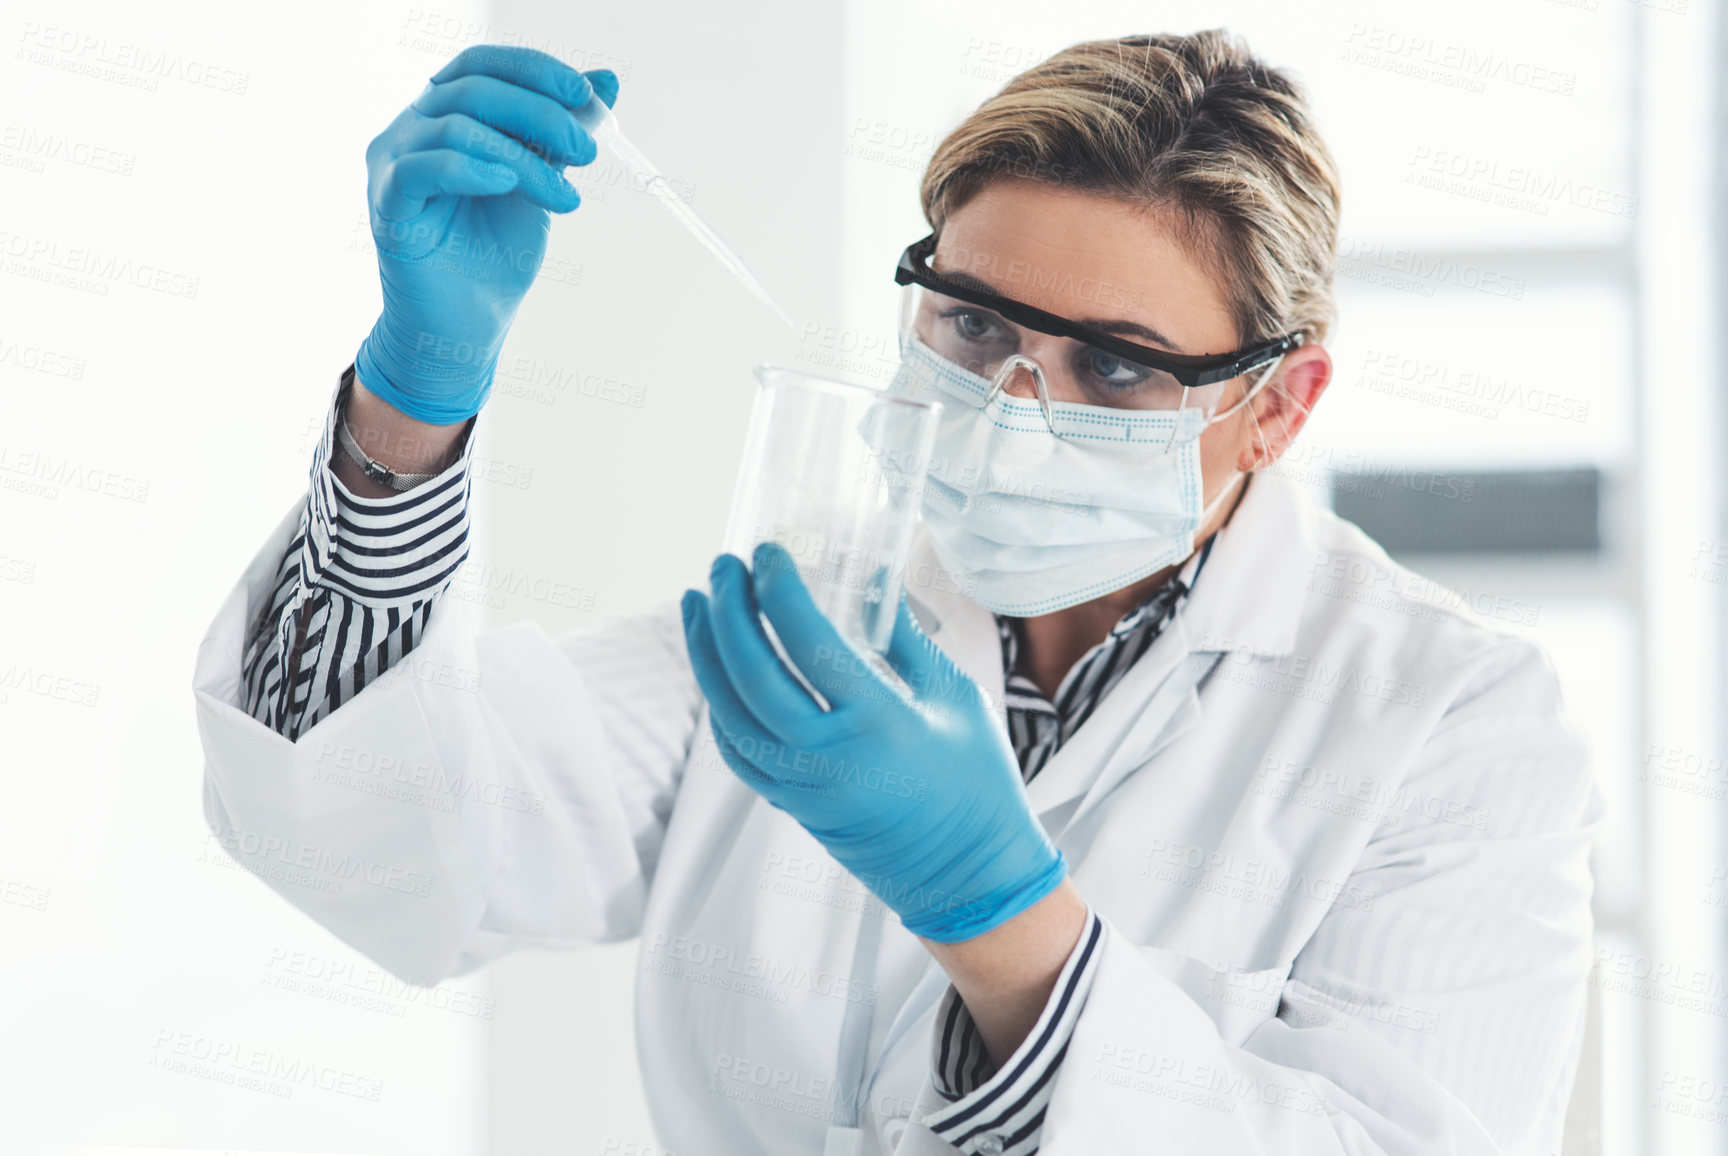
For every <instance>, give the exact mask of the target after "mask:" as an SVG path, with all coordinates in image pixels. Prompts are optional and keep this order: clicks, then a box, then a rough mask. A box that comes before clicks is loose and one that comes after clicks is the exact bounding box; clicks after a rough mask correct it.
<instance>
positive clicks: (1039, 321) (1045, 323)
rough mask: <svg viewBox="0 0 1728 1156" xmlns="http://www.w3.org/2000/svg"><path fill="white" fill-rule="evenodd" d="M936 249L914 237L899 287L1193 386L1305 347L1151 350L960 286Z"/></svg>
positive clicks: (1274, 344)
mask: <svg viewBox="0 0 1728 1156" xmlns="http://www.w3.org/2000/svg"><path fill="white" fill-rule="evenodd" d="M935 253H936V234H935V233H931V234H930V235H929V236H928V237H925V238H924V239H923V240H922V241H914V242H913V243H912V244H910V245H908V246H906V251H905V252H904V253H902V254H900V263H899V265H898V266H896V267H895V269H894V283H895V284H896V285H911V284H918V285H922V286H924V288H926V289H929V290H932V291H933V292H936V293H940V294H942V295H943V296H945V297H953V298H955V299H956V300H959V301H964V302H966V303H967V304H969V305H978V306H981V307H982V308H985V309H989V310H992V311H994V312H996V313H1000V314H1001V315H1002V316H1003V317H1006V318H1007V319H1008V320H1010V321H1012V322H1014V323H1016V324H1018V325H1024V326H1025V327H1026V328H1028V329H1034V330H1037V331H1038V332H1039V333H1047V334H1049V335H1050V336H1052V337H1071V338H1073V339H1074V340H1076V341H1084V342H1085V343H1086V344H1088V345H1092V346H1096V347H1097V348H1099V349H1102V350H1103V351H1104V352H1106V353H1113V354H1115V355H1116V356H1118V357H1122V358H1126V359H1127V360H1129V361H1132V362H1135V363H1136V364H1139V365H1143V366H1145V367H1147V368H1148V369H1157V370H1162V371H1163V372H1165V373H1168V374H1169V375H1170V376H1171V377H1173V378H1175V379H1176V380H1177V382H1179V383H1180V384H1182V385H1184V386H1187V387H1188V388H1189V389H1195V388H1198V387H1200V386H1203V385H1215V384H1216V383H1218V382H1220V381H1229V380H1230V379H1231V378H1233V377H1240V376H1241V375H1242V374H1244V373H1247V372H1248V371H1249V370H1251V369H1255V368H1257V367H1259V366H1262V365H1265V364H1266V363H1268V362H1270V361H1272V360H1273V359H1275V358H1278V357H1282V356H1283V355H1284V354H1286V353H1288V352H1290V350H1292V349H1295V348H1296V347H1297V346H1298V345H1301V344H1302V343H1303V341H1304V339H1305V338H1304V335H1303V334H1301V333H1289V334H1286V335H1285V336H1283V337H1280V338H1277V339H1276V340H1273V341H1267V342H1263V343H1262V344H1259V345H1251V346H1249V347H1247V348H1246V349H1239V350H1237V351H1236V352H1235V353H1224V354H1210V355H1208V354H1188V353H1171V352H1169V351H1168V350H1162V349H1151V348H1148V347H1147V346H1144V345H1136V344H1135V343H1134V342H1132V341H1124V340H1123V339H1122V338H1120V337H1114V336H1112V335H1110V334H1108V333H1100V332H1098V331H1097V330H1096V329H1088V328H1087V327H1086V326H1084V325H1077V324H1075V323H1074V322H1072V321H1069V320H1068V319H1067V318H1066V317H1059V316H1057V315H1056V314H1054V313H1046V312H1044V310H1042V309H1036V308H1033V307H1032V306H1030V305H1027V304H1025V303H1024V302H1020V301H1016V300H1014V299H1013V298H1011V297H1001V296H998V295H997V294H995V293H986V292H984V291H983V290H981V289H973V288H971V287H970V286H966V285H956V284H955V283H954V282H952V281H949V280H947V279H946V278H944V277H943V276H942V275H941V274H940V273H937V272H936V271H935V270H933V269H931V268H930V266H929V263H928V262H929V260H930V258H931V257H933V256H935Z"/></svg>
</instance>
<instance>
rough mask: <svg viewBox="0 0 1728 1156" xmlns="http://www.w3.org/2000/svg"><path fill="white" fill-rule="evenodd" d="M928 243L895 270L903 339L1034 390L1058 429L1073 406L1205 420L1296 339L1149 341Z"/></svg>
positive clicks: (999, 387) (994, 381)
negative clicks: (1229, 343)
mask: <svg viewBox="0 0 1728 1156" xmlns="http://www.w3.org/2000/svg"><path fill="white" fill-rule="evenodd" d="M935 252H936V234H934V233H932V234H931V235H930V236H928V237H925V238H924V239H923V240H921V241H918V242H915V243H914V244H912V245H910V246H908V247H907V249H906V251H905V252H904V253H902V254H901V256H900V262H899V264H898V266H897V267H896V268H895V271H894V280H895V282H896V283H897V284H899V285H901V286H904V294H903V298H902V301H901V313H900V326H901V339H902V341H906V340H909V339H911V338H916V339H917V340H918V341H920V342H921V343H922V344H924V345H925V346H927V347H928V348H929V349H930V351H931V352H933V353H934V354H936V355H937V356H938V357H940V358H941V359H942V360H944V361H946V362H948V363H951V364H952V365H953V366H955V367H956V368H958V369H960V370H962V371H963V372H964V373H966V374H969V375H975V376H976V377H978V378H982V379H985V380H987V381H989V382H990V383H991V388H990V391H989V393H990V396H994V395H995V394H996V393H997V392H1007V393H1010V394H1017V395H1018V396H1036V397H1037V399H1038V402H1039V406H1040V408H1042V409H1043V411H1044V415H1045V419H1046V423H1047V424H1048V425H1049V427H1050V429H1051V431H1052V432H1054V433H1057V434H1058V435H1062V434H1063V433H1064V430H1063V428H1061V427H1063V426H1069V427H1075V426H1076V425H1077V426H1078V427H1079V428H1084V426H1085V424H1086V423H1085V421H1084V420H1077V419H1076V415H1073V414H1064V413H1063V411H1064V410H1069V409H1072V408H1073V407H1074V406H1097V407H1103V408H1107V409H1112V410H1140V411H1161V412H1170V411H1178V412H1180V414H1181V416H1182V417H1183V418H1184V419H1186V420H1184V421H1183V422H1182V423H1181V424H1182V425H1183V426H1184V427H1192V426H1193V425H1194V423H1195V421H1196V420H1198V421H1199V422H1200V424H1201V425H1204V423H1205V420H1206V419H1209V418H1210V417H1211V416H1212V415H1213V414H1214V413H1215V412H1216V410H1217V407H1218V403H1219V400H1220V399H1221V398H1222V397H1223V394H1224V385H1225V383H1226V382H1228V381H1231V380H1233V379H1234V378H1236V377H1239V376H1241V375H1242V374H1244V373H1248V372H1251V371H1252V370H1254V369H1257V368H1259V367H1261V366H1267V365H1270V364H1271V363H1273V362H1275V361H1277V360H1279V359H1280V358H1282V357H1283V356H1284V354H1286V353H1287V352H1289V351H1290V350H1292V349H1294V348H1296V347H1297V346H1299V345H1301V344H1302V341H1303V335H1302V334H1300V333H1292V334H1288V335H1286V336H1284V337H1280V338H1277V339H1275V340H1272V341H1266V342H1262V343H1259V344H1256V345H1253V346H1249V347H1248V348H1245V349H1241V350H1238V351H1236V352H1234V353H1227V354H1221V355H1212V356H1196V355H1190V354H1178V353H1170V352H1168V351H1165V350H1159V349H1153V348H1150V347H1148V346H1145V345H1140V344H1138V343H1136V342H1133V341H1129V340H1127V339H1125V338H1123V337H1120V336H1117V335H1115V334H1111V333H1106V332H1103V331H1102V330H1101V329H1100V328H1098V327H1096V326H1088V325H1083V324H1080V323H1078V322H1074V321H1070V320H1068V319H1067V318H1065V317H1061V316H1058V315H1057V314H1054V313H1048V312H1045V311H1044V310H1042V309H1037V308H1034V307H1033V306H1031V305H1027V304H1025V303H1024V302H1020V301H1015V300H1013V299H1012V298H1009V297H1004V296H1002V295H1001V294H998V293H996V292H993V291H991V290H990V289H989V288H988V287H986V286H985V285H983V283H981V282H978V281H976V280H975V279H973V278H970V277H967V276H966V275H964V274H959V275H944V274H940V273H937V272H936V271H935V270H934V269H932V268H931V267H930V260H931V258H932V257H933V256H934V255H935ZM987 400H988V398H985V399H981V402H980V403H981V404H982V402H983V401H987ZM1147 416H1151V415H1150V414H1148V415H1147ZM1064 418H1066V420H1064Z"/></svg>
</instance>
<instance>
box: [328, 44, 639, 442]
mask: <svg viewBox="0 0 1728 1156" xmlns="http://www.w3.org/2000/svg"><path fill="white" fill-rule="evenodd" d="M596 98H598V99H600V100H604V101H605V102H606V104H607V106H608V107H610V106H611V105H612V104H613V102H615V101H616V100H617V99H618V78H617V77H616V76H615V75H614V74H613V73H611V72H610V71H607V70H605V69H599V70H596V71H593V72H589V73H586V74H585V73H581V72H578V71H576V70H575V69H574V68H571V67H570V66H569V65H567V64H565V63H564V62H563V61H561V60H559V59H558V58H557V57H554V56H550V55H548V54H546V53H544V52H538V51H535V50H534V49H530V48H516V47H508V46H501V45H476V46H475V47H472V48H468V49H466V50H464V51H463V52H462V53H461V54H460V55H459V56H457V57H456V58H455V59H453V60H452V61H451V62H450V63H449V64H447V65H445V66H444V67H443V68H442V69H440V70H439V71H438V73H437V74H436V75H435V76H433V77H432V80H431V83H429V84H428V85H427V86H426V89H425V91H424V92H422V93H421V94H420V95H419V96H418V97H416V98H415V99H414V102H413V103H412V104H410V105H409V106H408V107H407V108H406V109H404V110H403V111H402V114H401V115H400V116H398V117H397V118H396V119H395V120H394V121H392V122H390V127H388V128H386V129H385V130H384V131H383V132H381V133H379V134H378V136H377V137H375V138H374V139H373V141H372V143H371V144H370V145H368V146H367V148H366V171H367V180H366V196H367V203H368V208H369V211H370V216H371V224H372V238H373V242H374V244H375V246H376V248H377V250H378V276H379V280H380V281H381V282H382V283H383V289H384V310H383V312H382V313H381V314H380V315H379V317H378V322H377V324H376V325H374V326H373V327H372V332H371V334H370V335H368V336H367V338H366V340H365V341H364V342H363V343H362V344H361V346H360V352H359V354H358V355H357V356H356V357H355V359H354V365H355V372H356V373H357V374H358V376H359V378H360V380H361V382H362V383H363V384H364V385H365V387H366V388H367V389H369V390H371V391H372V392H373V393H375V394H377V395H378V396H379V397H380V398H382V399H383V400H384V401H386V402H388V403H389V404H390V405H392V406H394V407H395V408H397V409H398V410H400V411H402V412H403V413H405V414H407V415H408V416H409V417H412V418H415V419H417V420H419V421H423V422H429V423H431V424H433V425H453V424H455V423H457V422H460V421H466V420H467V419H468V418H470V417H472V416H474V415H475V414H476V413H478V412H479V411H480V407H481V406H482V405H483V404H485V401H486V397H487V395H488V394H489V393H490V392H491V390H492V374H493V370H494V369H495V367H496V366H497V363H498V351H499V348H500V347H501V346H502V345H503V344H504V336H505V334H506V333H507V332H508V331H509V329H510V323H511V321H512V320H514V318H515V316H516V310H517V307H518V306H520V305H521V304H522V298H523V296H524V295H525V294H526V293H527V292H528V286H529V285H531V284H533V282H534V275H535V274H536V273H538V272H539V270H540V263H541V261H542V260H543V259H544V258H545V256H546V239H547V236H548V235H549V234H550V232H551V227H552V219H551V214H552V213H568V212H569V211H570V210H572V209H574V208H575V207H576V206H577V205H578V204H579V203H581V200H582V198H581V196H580V195H579V194H578V193H577V192H576V190H575V189H574V188H572V187H571V185H570V182H569V181H567V180H565V179H564V176H563V172H562V170H563V168H564V166H566V165H585V164H588V163H589V162H591V161H593V159H594V157H595V155H596V151H597V150H596V148H595V145H594V140H593V138H592V137H590V136H589V135H588V133H587V132H586V131H585V130H584V129H583V128H582V127H581V126H580V125H579V124H577V123H576V120H575V118H574V117H572V116H571V114H570V112H569V110H570V109H573V108H580V107H582V106H583V105H586V104H587V103H588V102H589V101H590V100H593V99H596Z"/></svg>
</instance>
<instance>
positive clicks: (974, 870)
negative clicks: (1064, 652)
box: [684, 543, 1068, 943]
mask: <svg viewBox="0 0 1728 1156" xmlns="http://www.w3.org/2000/svg"><path fill="white" fill-rule="evenodd" d="M753 562H754V573H753V574H752V572H751V571H750V570H747V569H746V568H745V566H744V563H743V561H742V560H741V559H739V558H737V557H735V556H733V555H731V554H722V555H721V556H720V557H719V558H717V559H716V560H715V562H714V567H713V570H712V572H711V573H710V576H709V577H710V581H711V582H712V584H713V590H714V594H713V600H712V602H710V600H709V599H708V598H706V597H704V596H703V595H702V594H700V593H698V592H697V591H694V590H687V591H685V593H684V634H685V639H686V642H687V643H688V645H689V648H690V661H691V663H692V665H693V666H694V667H695V670H696V681H697V682H698V683H699V684H700V685H701V687H702V692H703V693H704V694H705V695H706V696H707V698H708V711H709V719H710V724H711V726H712V727H713V730H714V737H715V740H716V741H717V742H718V743H719V744H720V751H721V755H722V757H723V758H724V759H725V760H726V763H727V765H728V766H729V767H731V768H732V770H733V771H734V772H736V773H737V775H738V776H739V777H740V778H741V779H743V780H744V781H745V782H746V783H748V784H749V785H750V786H751V787H752V788H754V789H755V790H756V792H757V793H758V794H760V795H762V797H763V798H765V799H767V800H768V801H769V802H770V803H772V804H774V806H776V807H779V808H780V809H781V810H783V811H785V812H786V813H787V814H789V815H791V816H792V817H793V818H794V819H796V820H798V822H799V823H801V824H803V826H804V828H805V829H806V830H807V831H809V832H810V833H811V834H812V835H814V836H815V837H816V838H817V839H818V840H819V841H820V842H821V843H822V845H823V846H825V847H827V848H828V851H829V853H830V854H831V855H833V856H834V858H835V859H837V860H839V862H840V863H841V865H843V866H844V867H845V868H846V869H847V870H848V871H850V872H851V873H852V874H853V875H855V876H857V878H858V880H859V881H860V882H862V883H863V884H864V885H865V886H867V887H869V888H870V890H871V891H873V892H875V893H876V895H877V896H878V897H879V898H880V899H881V900H882V901H883V902H884V903H886V904H887V905H888V907H889V908H891V909H892V910H893V911H894V912H895V913H896V914H898V915H899V916H900V920H901V922H902V923H904V924H905V925H906V929H907V930H908V931H911V932H913V933H914V934H916V935H920V936H923V937H924V938H926V939H931V940H935V941H937V942H940V943H955V942H958V941H960V940H964V939H971V938H973V937H974V936H977V935H982V934H983V933H984V932H986V931H989V930H990V929H991V928H992V927H996V926H997V925H999V924H1002V923H1005V922H1007V921H1008V920H1009V919H1011V918H1013V917H1014V916H1015V915H1018V914H1019V913H1020V912H1022V911H1024V910H1025V909H1026V908H1028V907H1030V906H1032V904H1034V903H1036V902H1037V901H1038V900H1040V899H1042V898H1043V897H1044V896H1045V895H1048V894H1049V893H1050V892H1051V891H1053V890H1055V888H1056V886H1057V885H1058V884H1060V883H1061V882H1062V880H1063V878H1064V877H1066V875H1067V872H1068V865H1067V861H1066V860H1065V859H1064V858H1063V856H1062V853H1061V852H1060V851H1058V850H1056V848H1055V847H1054V846H1052V845H1051V843H1050V840H1049V838H1048V837H1047V836H1046V835H1045V834H1044V829H1043V828H1042V827H1040V826H1039V825H1038V820H1037V819H1036V818H1035V817H1034V816H1033V814H1032V810H1031V808H1030V807H1029V806H1028V805H1027V802H1026V791H1025V787H1024V785H1023V784H1022V782H1021V779H1020V771H1019V767H1018V763H1017V760H1016V759H1015V757H1014V751H1013V748H1012V747H1011V746H1010V745H1009V743H1008V736H1007V735H1006V733H1005V732H1004V731H1003V730H1002V729H1001V727H1000V726H999V725H998V724H997V723H996V721H995V719H994V718H993V717H992V712H991V710H990V708H989V707H987V706H986V705H985V703H984V700H983V696H982V695H981V694H980V693H979V691H978V686H977V684H976V683H974V682H973V681H972V680H971V679H970V678H968V677H967V676H966V674H965V672H963V671H962V670H960V668H958V667H957V666H955V665H954V663H953V662H952V661H950V660H949V658H948V656H947V655H946V654H944V653H943V652H942V651H941V650H940V649H939V648H938V647H937V646H936V644H935V643H934V642H932V641H930V639H929V638H927V637H925V635H924V632H923V631H921V630H920V629H919V628H918V624H917V621H916V620H915V619H914V618H913V617H912V612H911V610H909V609H908V608H907V605H906V598H905V595H904V594H902V595H901V598H900V607H899V614H898V617H897V618H896V620H895V623H894V634H893V638H892V640H891V641H890V643H889V648H888V654H887V659H888V662H889V664H890V665H891V666H892V667H893V668H894V672H895V673H896V674H897V675H899V677H900V678H901V679H903V680H904V681H905V684H906V686H905V687H900V686H896V685H894V683H893V682H892V680H891V679H888V678H886V677H884V676H882V675H879V674H878V673H877V672H876V671H875V670H874V669H872V668H871V665H870V663H869V661H868V660H867V659H866V658H865V656H864V655H863V654H861V653H860V652H859V651H857V650H856V649H854V648H853V647H852V646H851V645H850V644H849V643H848V642H847V641H846V640H845V639H844V638H842V637H841V635H840V634H839V632H838V631H836V630H835V629H834V627H833V625H832V624H831V623H830V622H829V621H828V619H827V618H826V617H824V616H823V614H822V612H821V611H819V610H817V609H816V606H815V604H814V603H813V602H812V601H811V598H810V594H809V592H808V591H807V590H806V589H805V587H804V583H803V582H802V581H801V580H800V579H799V576H798V572H797V568H796V566H795V565H794V563H793V561H792V559H791V556H790V555H788V554H787V553H786V551H785V550H784V549H783V548H781V547H780V546H777V545H772V544H768V543H764V544H763V545H760V546H758V547H757V548H756V551H755V555H754V560H753ZM758 607H760V608H761V611H762V613H763V614H765V615H766V616H767V618H768V621H769V623H770V624H772V626H773V627H774V633H775V634H776V635H777V636H778V637H779V639H780V642H781V644H782V645H783V646H784V647H785V648H786V653H787V654H788V655H789V656H790V657H791V659H792V661H793V663H794V664H795V665H796V666H797V668H798V670H799V672H800V673H801V674H802V675H803V676H804V678H805V679H806V680H808V681H809V683H810V685H811V686H813V687H815V688H816V690H817V691H818V692H819V693H820V694H821V695H822V697H823V698H825V699H827V700H828V702H829V703H830V704H831V708H830V709H828V710H824V709H823V708H822V706H821V704H819V703H818V702H817V701H816V700H815V699H813V698H812V697H811V696H810V694H809V692H808V691H806V690H805V689H804V688H803V687H802V686H801V685H799V683H798V681H797V679H796V678H795V677H794V675H793V674H792V672H791V671H789V670H788V669H787V668H786V666H785V665H784V664H783V663H782V662H781V661H780V659H779V657H778V656H777V655H776V654H775V653H774V650H773V644H772V643H771V642H770V641H769V639H768V636H767V634H766V633H765V632H764V631H763V629H762V625H761V622H760V621H759V620H758V618H757V616H756V615H757V608H758ZM907 688H910V693H908V690H907Z"/></svg>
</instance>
